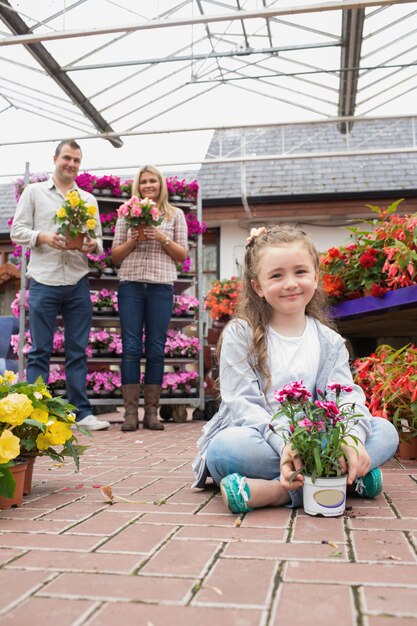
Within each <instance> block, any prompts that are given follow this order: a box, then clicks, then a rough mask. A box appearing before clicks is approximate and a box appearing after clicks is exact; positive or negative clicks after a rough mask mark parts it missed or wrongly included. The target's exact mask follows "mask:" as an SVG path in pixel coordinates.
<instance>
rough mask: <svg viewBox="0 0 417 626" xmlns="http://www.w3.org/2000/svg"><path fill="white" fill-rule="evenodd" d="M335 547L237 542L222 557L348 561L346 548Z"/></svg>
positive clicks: (314, 544) (342, 546)
mask: <svg viewBox="0 0 417 626" xmlns="http://www.w3.org/2000/svg"><path fill="white" fill-rule="evenodd" d="M335 545H336V546H337V547H334V546H329V545H325V544H322V543H321V542H318V543H270V542H269V541H268V542H267V541H239V542H236V543H232V544H230V545H228V546H227V547H226V548H225V550H224V552H223V553H222V557H224V558H226V557H240V558H245V559H252V558H253V559H275V560H277V559H279V560H282V561H286V560H289V559H293V560H294V559H295V560H297V561H304V560H310V561H311V560H314V561H324V560H327V559H330V560H332V561H334V560H337V561H343V560H345V561H346V560H347V559H348V554H347V548H346V546H345V545H343V544H335Z"/></svg>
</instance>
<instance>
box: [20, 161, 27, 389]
mask: <svg viewBox="0 0 417 626" xmlns="http://www.w3.org/2000/svg"><path fill="white" fill-rule="evenodd" d="M24 183H25V187H26V186H27V185H28V184H29V162H28V161H26V165H25V176H24ZM26 252H27V246H22V260H21V265H20V303H19V381H22V380H23V373H24V371H25V355H24V354H23V346H24V343H25V329H26V306H25V302H26Z"/></svg>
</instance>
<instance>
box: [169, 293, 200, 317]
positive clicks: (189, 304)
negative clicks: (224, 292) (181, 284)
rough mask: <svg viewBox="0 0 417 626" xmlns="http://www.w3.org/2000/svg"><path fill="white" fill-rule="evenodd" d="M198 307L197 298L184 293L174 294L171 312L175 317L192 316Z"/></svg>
mask: <svg viewBox="0 0 417 626" xmlns="http://www.w3.org/2000/svg"><path fill="white" fill-rule="evenodd" d="M199 307H200V302H199V300H198V298H194V297H193V296H188V295H186V294H180V295H175V296H174V306H173V310H172V313H173V315H174V316H175V317H194V315H195V314H196V313H198V310H199Z"/></svg>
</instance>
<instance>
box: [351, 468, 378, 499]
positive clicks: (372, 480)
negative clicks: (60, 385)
mask: <svg viewBox="0 0 417 626" xmlns="http://www.w3.org/2000/svg"><path fill="white" fill-rule="evenodd" d="M355 483H356V484H355V491H356V494H357V495H358V496H360V497H361V498H376V496H379V494H380V493H381V491H382V472H381V470H380V469H379V467H374V469H373V470H371V471H370V472H368V473H367V474H366V476H364V477H363V478H358V479H357V480H355Z"/></svg>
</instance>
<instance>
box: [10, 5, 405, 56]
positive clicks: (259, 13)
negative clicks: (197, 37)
mask: <svg viewBox="0 0 417 626" xmlns="http://www.w3.org/2000/svg"><path fill="white" fill-rule="evenodd" d="M6 2H7V0H2V1H1V2H0V7H1V6H2V5H5V4H6ZM413 2H415V0H345V2H343V4H341V3H340V1H339V0H333V1H331V2H319V3H317V4H310V5H301V6H285V7H282V6H281V7H279V8H276V7H275V8H272V9H271V8H268V9H264V10H262V9H258V10H254V11H235V12H234V13H224V14H222V15H201V16H197V17H188V18H181V19H172V20H164V19H162V20H161V19H159V20H151V21H148V22H139V23H136V24H131V23H130V24H118V25H115V26H100V27H98V28H87V29H84V30H83V29H80V30H64V31H55V32H53V33H39V34H34V33H30V34H24V35H18V36H15V37H5V38H3V39H0V46H13V45H18V44H27V43H34V42H39V41H52V40H58V39H60V40H61V39H73V38H76V37H90V36H91V35H108V34H111V33H118V32H126V33H128V32H135V31H140V30H155V29H158V28H176V27H178V26H192V25H194V24H214V23H219V22H233V21H236V20H239V21H240V20H249V19H267V18H268V17H270V18H272V17H275V16H277V15H292V16H293V15H303V14H309V13H320V12H326V11H340V10H348V9H356V8H358V9H363V8H365V7H374V6H390V5H397V4H407V3H408V4H410V3H413Z"/></svg>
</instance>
